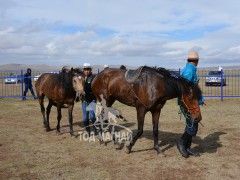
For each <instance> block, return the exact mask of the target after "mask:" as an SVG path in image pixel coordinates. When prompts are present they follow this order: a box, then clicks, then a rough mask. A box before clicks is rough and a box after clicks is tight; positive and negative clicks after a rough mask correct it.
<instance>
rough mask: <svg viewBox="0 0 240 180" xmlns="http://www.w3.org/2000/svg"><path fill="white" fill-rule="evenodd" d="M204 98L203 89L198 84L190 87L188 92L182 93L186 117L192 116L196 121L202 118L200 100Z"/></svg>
mask: <svg viewBox="0 0 240 180" xmlns="http://www.w3.org/2000/svg"><path fill="white" fill-rule="evenodd" d="M201 98H202V94H201V90H200V88H199V86H198V85H197V84H195V85H192V86H191V87H189V88H188V92H187V93H183V94H182V95H181V98H180V99H181V110H182V111H183V113H185V114H184V115H185V117H187V118H191V119H192V121H194V122H199V121H201V120H202V115H201V111H200V107H199V100H200V99H201Z"/></svg>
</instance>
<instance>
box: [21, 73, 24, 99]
mask: <svg viewBox="0 0 240 180" xmlns="http://www.w3.org/2000/svg"><path fill="white" fill-rule="evenodd" d="M21 79H22V80H21V89H22V100H23V99H24V97H23V96H24V95H23V81H24V77H23V71H22V70H21Z"/></svg>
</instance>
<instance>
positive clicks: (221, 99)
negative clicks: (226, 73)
mask: <svg viewBox="0 0 240 180" xmlns="http://www.w3.org/2000/svg"><path fill="white" fill-rule="evenodd" d="M221 101H223V70H222V69H221Z"/></svg>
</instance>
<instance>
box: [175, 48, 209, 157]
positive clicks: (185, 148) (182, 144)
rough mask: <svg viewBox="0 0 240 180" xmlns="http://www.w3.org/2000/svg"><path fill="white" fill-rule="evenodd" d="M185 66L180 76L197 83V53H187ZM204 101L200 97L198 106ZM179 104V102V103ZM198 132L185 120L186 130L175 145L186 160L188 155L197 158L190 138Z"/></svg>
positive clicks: (194, 124) (194, 126)
mask: <svg viewBox="0 0 240 180" xmlns="http://www.w3.org/2000/svg"><path fill="white" fill-rule="evenodd" d="M187 61H188V62H187V64H186V66H185V67H184V68H183V70H182V72H181V74H180V76H181V77H183V78H185V79H187V80H188V81H190V82H192V83H198V77H197V65H198V61H199V56H198V53H197V52H194V51H193V52H189V54H188V58H187ZM204 101H205V99H204V98H203V97H202V99H201V100H200V101H199V104H200V105H206V104H205V103H204ZM179 104H180V102H179ZM197 131H198V123H196V122H195V123H193V124H192V121H191V119H188V118H186V128H185V131H184V133H183V135H182V137H181V139H180V140H179V141H178V143H177V147H178V150H179V152H180V153H181V154H182V156H183V157H185V158H187V157H189V155H192V156H198V155H199V153H196V152H194V151H192V150H191V149H190V147H191V144H192V137H193V136H196V134H197Z"/></svg>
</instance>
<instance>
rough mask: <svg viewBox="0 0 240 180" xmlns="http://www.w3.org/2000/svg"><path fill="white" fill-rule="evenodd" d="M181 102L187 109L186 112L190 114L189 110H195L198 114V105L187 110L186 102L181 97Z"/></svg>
mask: <svg viewBox="0 0 240 180" xmlns="http://www.w3.org/2000/svg"><path fill="white" fill-rule="evenodd" d="M181 102H183V104H184V105H185V107H186V108H187V112H190V111H191V110H195V111H196V112H199V110H200V107H199V105H198V106H197V107H192V108H189V107H188V105H187V104H186V102H185V101H184V99H183V95H182V98H181Z"/></svg>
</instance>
